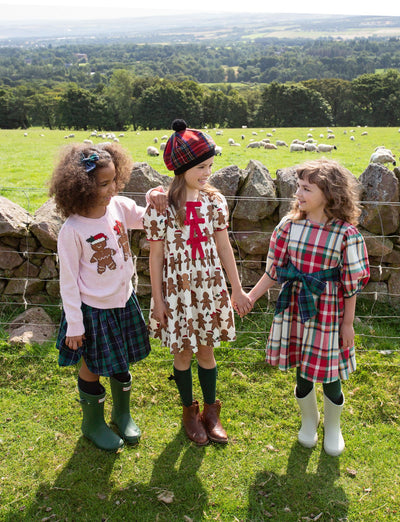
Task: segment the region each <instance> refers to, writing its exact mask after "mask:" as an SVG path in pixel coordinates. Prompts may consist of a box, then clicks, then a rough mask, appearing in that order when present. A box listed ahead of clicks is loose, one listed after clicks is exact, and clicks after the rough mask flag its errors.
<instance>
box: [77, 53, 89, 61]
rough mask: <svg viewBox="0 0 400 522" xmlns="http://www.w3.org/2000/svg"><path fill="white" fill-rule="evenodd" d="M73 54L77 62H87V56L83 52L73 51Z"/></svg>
mask: <svg viewBox="0 0 400 522" xmlns="http://www.w3.org/2000/svg"><path fill="white" fill-rule="evenodd" d="M75 56H76V58H77V60H78V63H82V62H85V63H87V61H88V57H87V54H84V53H75Z"/></svg>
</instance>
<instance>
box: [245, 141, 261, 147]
mask: <svg viewBox="0 0 400 522" xmlns="http://www.w3.org/2000/svg"><path fill="white" fill-rule="evenodd" d="M260 146H261V144H260V142H259V141H252V142H251V143H249V144H248V145H247V147H246V149H259V148H260Z"/></svg>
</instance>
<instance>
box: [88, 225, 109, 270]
mask: <svg viewBox="0 0 400 522" xmlns="http://www.w3.org/2000/svg"><path fill="white" fill-rule="evenodd" d="M107 240H108V237H107V236H106V235H105V234H103V233H102V232H101V233H100V234H96V235H95V236H90V237H89V238H88V239H87V240H86V241H87V242H88V243H90V246H91V247H92V250H94V252H95V253H94V254H93V256H92V258H91V259H90V262H91V263H97V272H98V273H99V274H104V272H105V271H106V269H107V268H108V269H110V270H115V269H116V268H117V265H116V263H115V261H114V259H113V257H112V256H113V255H115V254H116V253H117V251H116V250H114V249H113V248H108V247H106V245H107Z"/></svg>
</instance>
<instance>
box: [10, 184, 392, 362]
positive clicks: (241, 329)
mask: <svg viewBox="0 0 400 522" xmlns="http://www.w3.org/2000/svg"><path fill="white" fill-rule="evenodd" d="M45 193H46V191H45V190H44V189H30V188H26V187H24V188H0V194H2V195H3V196H6V197H7V195H8V197H9V198H10V199H14V197H15V196H16V195H17V196H18V200H19V202H21V199H25V200H26V204H25V205H24V208H25V209H26V210H27V211H28V212H30V213H31V214H33V213H34V210H36V209H35V208H33V204H32V203H31V201H32V194H35V195H38V194H39V195H43V196H44V195H45ZM124 195H126V196H129V197H133V198H134V199H137V198H142V199H143V197H144V194H143V193H134V192H130V193H127V192H126V193H124ZM226 199H227V201H228V204H229V203H231V202H232V203H233V202H235V203H236V202H238V201H240V200H248V201H249V200H250V201H253V200H254V201H256V200H260V199H262V201H263V202H267V201H269V200H272V199H273V200H274V201H276V200H277V199H278V201H279V202H289V201H290V200H289V199H287V198H270V199H269V198H265V197H263V198H257V197H253V198H250V197H245V198H244V197H238V196H235V197H229V196H226ZM20 204H21V203H20ZM362 204H363V205H366V204H368V205H370V206H374V207H376V208H377V209H378V215H379V220H380V226H381V231H382V233H381V234H371V233H369V234H368V236H369V238H370V239H374V240H376V241H378V242H381V243H382V254H381V256H380V259H379V258H377V257H376V256H375V257H374V260H375V261H378V262H374V263H371V264H370V267H371V270H375V272H376V273H377V274H378V276H379V277H378V280H377V281H376V282H378V283H379V282H384V281H386V280H387V278H388V277H390V275H391V274H394V273H397V272H398V271H399V270H400V266H397V265H393V264H392V265H388V264H386V263H384V257H385V254H384V252H385V248H387V243H386V241H390V242H392V243H394V244H400V235H396V234H391V235H385V234H384V232H383V230H384V227H383V221H382V216H381V212H380V209H381V208H383V207H385V206H391V207H400V202H384V201H382V202H381V201H379V202H377V201H363V202H362ZM230 218H231V227H230V229H229V235H230V238H231V242H232V245H233V247H234V248H235V250H236V251H237V252H240V248H239V245H238V243H237V234H238V233H240V232H243V231H237V230H235V229H234V218H235V212H234V211H233V212H231V216H230ZM3 223H5V221H4V220H1V219H0V228H1V226H2V225H3ZM245 233H246V234H247V235H250V236H251V235H252V234H258V235H259V234H262V233H263V232H262V231H260V230H258V229H257V230H256V229H255V230H246V231H245ZM264 233H265V234H266V235H267V234H269V235H270V234H271V232H264ZM0 240H1V237H0ZM25 243H26V245H24V242H23V241H20V242H19V248H15V247H11V246H10V249H9V250H7V246H5V245H4V244H3V245H2V253H3V254H7V253H8V254H11V253H15V252H16V253H18V254H19V255H20V256H21V257H22V258H23V259H24V260H28V261H29V260H32V259H34V258H35V257H36V258H37V257H40V256H46V257H51V258H53V259H54V262H55V263H56V262H57V253H56V252H54V253H51V252H48V251H46V252H43V251H37V249H34V250H32V249H31V248H32V243H31V242H30V241H29V232H28V229H27V235H26V242H25ZM136 260H137V262H140V263H141V264H146V263H148V257H147V256H138V257H137V258H136ZM254 264H255V260H254V259H250V260H248V259H241V258H240V256H239V257H238V258H237V266H238V271H239V275H240V276H241V277H242V276H243V269H244V268H246V267H254ZM27 266H29V265H27ZM263 267H265V256H263V257H261V256H260V259H259V269H260V270H263ZM375 279H376V278H375ZM1 280H3V281H7V280H8V278H7V276H5V275H4V274H3V276H2V275H0V282H1ZM13 280H14V281H15V282H16V283H18V284H20V285H22V287H23V290H22V293H21V294H18V295H12V296H8V297H5V296H4V294H1V295H0V329H1V332H2V337H3V339H7V332H8V330H9V328H10V327H11V325H12V323H13V320H14V318H15V317H14V316H15V313H16V312H17V311H21V310H27V309H29V308H31V307H36V306H38V304H35V303H32V302H30V300H29V299H28V296H27V289H28V286H29V284H30V283H31V282H32V281H33V280H37V277H33V276H32V275H31V274H30V273H29V271H27V273H25V274H20V275H19V276H17V277H13ZM41 282H42V283H48V282H53V283H56V284H58V282H59V280H58V279H57V278H43V279H41ZM150 293H151V288H150V285H149V284H146V283H143V282H141V283H140V282H139V287H138V294H139V295H143V294H146V295H149V294H150ZM277 293H278V290H277V289H275V290H272V291H270V292H269V293H268V295H267V298H266V299H263V300H261V301H260V302H259V303H261V304H259V303H257V305H256V306H255V307H254V309H253V311H252V312H250V313H249V314H248V316H247V317H246V318H245V319H240V318H239V317H236V332H237V342H233V343H230V345H229V346H228V347H226V349H227V350H231V351H236V352H238V351H241V352H249V351H251V352H252V353H257V352H263V351H264V349H265V348H264V347H265V342H266V339H267V337H268V333H269V325H270V323H271V321H272V317H273V314H274V302H275V300H276V296H277ZM360 297H363V298H364V299H363V306H362V310H361V312H360V309H359V308H360V307H358V308H357V317H356V321H355V329H356V335H357V337H358V343H357V344H358V345H359V346H358V348H357V351H358V352H371V353H372V352H376V353H380V354H382V355H387V356H391V355H395V356H396V355H398V354H400V327H399V318H400V312H399V303H400V293H389V292H388V291H387V290H384V289H383V288H382V289H381V288H380V287H379V286H378V288H377V289H375V290H374V291H368V289H367V290H363V292H362V296H360ZM140 300H141V302H143V303H144V304H143V307H142V311H143V313H144V316H145V317H146V318H147V316H148V313H149V308H148V306H149V304H148V303H149V299H148V298H143V299H140ZM382 302H384V303H386V304H385V306H383V307H382V305H381V303H382ZM396 303H397V304H396ZM40 306H43V308H44V309H48V310H50V311H51V310H53V311H54V313H53V314H52V315H57V313H59V312H60V311H61V306H62V305H61V301H60V299H57V298H55V299H54V300H53V301H52V302H47V303H45V304H42V305H40ZM30 325H31V326H37V327H39V328H41V327H55V326H56V325H55V324H54V323H44V322H39V323H30ZM43 341H48V339H47V338H46V339H43ZM52 342H54V339H53V341H52ZM232 353H233V352H232ZM10 355H11V354H9V356H10ZM13 356H15V357H23V356H24V355H23V354H22V353H15V354H14V355H13ZM29 356H30V357H31V356H32V353H30V355H29ZM37 357H44V356H43V355H40V354H38V355H37ZM165 360H166V361H167V359H165ZM260 360H262V356H260ZM163 361H164V359H159V362H163ZM227 362H229V361H225V363H227ZM245 363H246V361H245V360H243V364H245ZM387 363H388V364H391V361H390V360H388V361H387ZM235 364H237V361H235ZM382 364H385V363H384V362H382Z"/></svg>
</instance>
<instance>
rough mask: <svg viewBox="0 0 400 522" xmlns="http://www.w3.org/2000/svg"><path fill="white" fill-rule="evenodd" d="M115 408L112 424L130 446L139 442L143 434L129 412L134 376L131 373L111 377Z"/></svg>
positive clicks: (113, 409)
mask: <svg viewBox="0 0 400 522" xmlns="http://www.w3.org/2000/svg"><path fill="white" fill-rule="evenodd" d="M110 385H111V394H112V398H113V408H112V412H111V422H113V424H115V425H116V426H117V428H118V432H119V434H120V436H121V437H122V438H123V439H124V440H125V441H126V442H128V443H129V444H136V443H137V442H139V439H140V436H141V432H140V429H139V427H138V426H137V425H136V424H135V422H134V421H133V419H132V417H131V414H130V412H129V402H130V397H131V388H132V376H131V374H130V373H129V372H125V373H118V374H115V375H113V376H112V377H110Z"/></svg>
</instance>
